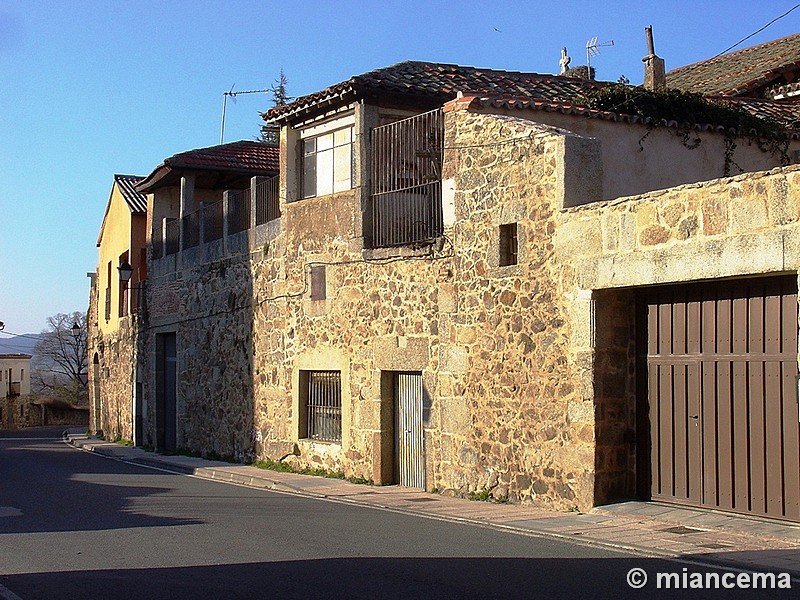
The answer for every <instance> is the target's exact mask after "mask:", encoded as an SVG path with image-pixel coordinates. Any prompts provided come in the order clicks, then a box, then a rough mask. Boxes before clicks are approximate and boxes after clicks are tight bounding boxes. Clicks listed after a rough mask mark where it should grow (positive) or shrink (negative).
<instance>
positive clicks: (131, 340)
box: [88, 310, 140, 440]
mask: <svg viewBox="0 0 800 600" xmlns="http://www.w3.org/2000/svg"><path fill="white" fill-rule="evenodd" d="M92 314H93V313H92V311H91V310H90V312H89V315H90V319H91V316H92ZM139 323H140V316H138V315H131V316H129V317H125V318H122V319H120V320H119V324H118V327H117V329H116V330H114V331H111V332H109V333H106V334H103V333H102V332H101V331H100V330H99V328H97V327H92V326H91V323H90V327H89V334H90V337H89V344H88V353H89V382H88V387H89V406H90V415H91V416H90V428H91V429H92V431H94V432H95V433H99V434H102V435H103V436H105V437H106V439H124V440H133V439H134V422H133V419H134V414H133V411H134V397H135V391H136V381H135V378H136V361H137V356H138V353H137V348H136V343H137V327H138V325H139ZM95 356H97V358H98V362H97V364H95V363H94V357H95ZM95 386H96V388H95ZM95 390H96V393H97V394H98V395H99V403H97V404H95V399H94V398H93V394H94V393H95ZM92 406H94V410H92Z"/></svg>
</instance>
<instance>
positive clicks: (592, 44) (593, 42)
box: [586, 36, 614, 69]
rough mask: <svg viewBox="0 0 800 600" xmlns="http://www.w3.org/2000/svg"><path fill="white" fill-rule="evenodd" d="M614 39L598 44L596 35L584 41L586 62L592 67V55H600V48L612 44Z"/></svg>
mask: <svg viewBox="0 0 800 600" xmlns="http://www.w3.org/2000/svg"><path fill="white" fill-rule="evenodd" d="M613 45H614V40H610V41H608V42H602V43H600V44H598V43H597V36H594V37H593V38H592V39H590V40H589V41H587V42H586V64H587V65H588V67H589V68H590V69H591V67H592V57H593V56H599V55H600V48H603V47H606V46H613Z"/></svg>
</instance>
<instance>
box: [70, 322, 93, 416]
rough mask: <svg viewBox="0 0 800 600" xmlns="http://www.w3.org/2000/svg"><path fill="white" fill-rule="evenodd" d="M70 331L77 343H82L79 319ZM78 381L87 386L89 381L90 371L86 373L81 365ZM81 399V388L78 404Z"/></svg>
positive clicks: (78, 394) (77, 399) (78, 393)
mask: <svg viewBox="0 0 800 600" xmlns="http://www.w3.org/2000/svg"><path fill="white" fill-rule="evenodd" d="M70 332H71V333H72V337H74V338H75V341H76V343H78V344H79V343H80V339H81V335H82V334H83V329H82V328H81V326H80V325H78V322H77V321H75V322H74V323H72V327H71V328H70ZM78 383H80V384H81V385H82V386H83V387H86V386H87V384H88V383H89V373H88V372H86V373H84V372H83V370H82V369H80V367H79V370H78ZM80 400H81V395H80V390H78V392H77V398H76V402H77V403H78V404H80ZM76 406H77V404H76Z"/></svg>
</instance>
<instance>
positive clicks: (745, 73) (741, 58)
mask: <svg viewBox="0 0 800 600" xmlns="http://www.w3.org/2000/svg"><path fill="white" fill-rule="evenodd" d="M786 72H793V73H797V72H800V34H794V35H790V36H788V37H785V38H781V39H779V40H773V41H771V42H767V43H765V44H759V45H758V46H752V47H750V48H744V49H743V50H737V51H736V52H730V53H728V54H723V55H721V56H717V57H715V58H712V59H710V60H705V61H701V62H698V63H694V64H691V65H687V66H685V67H679V68H677V69H673V70H672V71H670V72H669V73H667V86H668V87H671V88H677V89H681V90H686V91H689V92H695V93H698V94H715V95H725V96H748V95H757V94H758V92H759V91H760V90H761V89H762V88H764V87H766V86H768V85H770V84H772V83H773V82H776V80H781V82H784V81H783V80H782V77H783V74H784V73H786ZM792 79H793V76H790V78H789V79H787V80H786V81H787V82H790V81H792Z"/></svg>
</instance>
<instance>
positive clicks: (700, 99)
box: [578, 84, 789, 175]
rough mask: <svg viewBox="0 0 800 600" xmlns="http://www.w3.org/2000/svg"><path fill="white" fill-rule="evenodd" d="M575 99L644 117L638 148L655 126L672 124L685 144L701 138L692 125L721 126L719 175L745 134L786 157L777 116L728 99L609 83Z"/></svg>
mask: <svg viewBox="0 0 800 600" xmlns="http://www.w3.org/2000/svg"><path fill="white" fill-rule="evenodd" d="M578 102H580V103H581V104H584V105H585V106H588V107H589V108H593V109H596V110H605V111H610V112H615V113H621V114H629V115H636V116H639V117H641V118H642V119H643V120H646V122H647V124H648V125H647V126H648V132H647V134H645V136H644V137H643V138H642V140H640V147H641V141H643V140H644V139H645V138H646V137H647V136H648V135H649V134H650V131H652V130H653V129H655V128H658V127H666V126H673V127H676V129H675V130H676V134H677V135H678V136H679V137H681V138H682V141H683V144H684V146H686V147H687V148H690V149H692V148H696V147H697V146H699V145H700V143H701V140H700V138H698V137H694V139H691V138H692V131H693V129H694V126H696V125H698V124H702V125H705V124H708V125H711V126H713V127H718V128H722V129H723V130H724V133H725V175H729V174H730V168H731V166H733V165H735V162H734V161H733V152H734V150H735V149H736V139H737V138H745V139H747V141H748V142H750V143H752V144H754V145H756V146H757V147H758V148H759V149H760V150H761V151H762V152H768V153H770V154H772V155H773V156H778V157H779V158H780V160H781V164H788V162H789V156H788V153H787V150H788V147H789V132H788V131H787V130H786V129H785V128H784V127H783V126H782V125H781V124H780V123H778V122H777V121H775V120H772V119H766V118H761V117H757V116H756V115H753V114H751V113H749V112H747V111H746V110H745V109H743V108H742V107H741V106H739V105H737V104H735V103H734V102H732V101H730V100H726V99H721V98H714V99H710V98H706V97H705V96H702V95H701V94H695V93H692V92H686V91H683V90H678V89H669V88H665V89H659V90H655V91H654V90H648V89H646V88H643V87H635V86H629V85H622V84H611V85H608V86H605V87H603V88H600V89H596V90H588V91H587V92H585V93H584V94H582V96H581V97H580V98H579V99H578ZM642 149H643V148H642ZM737 167H738V165H737Z"/></svg>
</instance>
